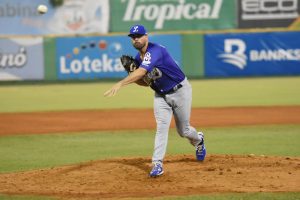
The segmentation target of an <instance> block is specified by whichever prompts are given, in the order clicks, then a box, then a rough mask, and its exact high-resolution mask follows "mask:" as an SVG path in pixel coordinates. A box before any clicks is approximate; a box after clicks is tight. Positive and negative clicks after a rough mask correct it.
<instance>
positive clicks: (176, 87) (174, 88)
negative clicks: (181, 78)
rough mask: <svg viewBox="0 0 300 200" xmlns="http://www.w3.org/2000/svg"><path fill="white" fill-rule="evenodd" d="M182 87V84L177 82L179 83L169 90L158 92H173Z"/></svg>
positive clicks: (163, 93) (164, 93)
mask: <svg viewBox="0 0 300 200" xmlns="http://www.w3.org/2000/svg"><path fill="white" fill-rule="evenodd" d="M180 88H182V84H180V83H179V84H177V85H175V86H174V87H173V88H171V89H170V90H169V91H167V92H158V93H159V94H161V95H166V94H171V93H173V92H176V91H177V90H178V89H180Z"/></svg>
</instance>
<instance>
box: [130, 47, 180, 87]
mask: <svg viewBox="0 0 300 200" xmlns="http://www.w3.org/2000/svg"><path fill="white" fill-rule="evenodd" d="M135 60H136V61H137V63H138V64H139V66H140V67H142V68H144V69H146V70H147V72H151V71H152V70H153V69H154V68H158V69H159V70H160V71H161V72H162V76H161V77H160V78H158V79H156V80H154V81H153V82H152V84H151V88H152V89H153V90H155V91H157V92H158V93H166V92H168V91H170V90H171V89H172V88H173V87H175V86H176V85H178V84H179V83H180V82H182V81H183V80H184V79H185V75H184V73H183V72H182V70H181V69H180V67H179V66H178V64H177V63H176V62H175V60H174V59H173V58H172V57H171V56H170V54H169V53H168V51H167V49H166V48H165V47H163V46H161V45H158V44H155V43H151V42H149V43H148V47H147V51H146V53H145V56H144V59H143V60H141V57H140V53H138V54H137V55H136V57H135Z"/></svg>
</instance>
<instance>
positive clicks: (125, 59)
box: [120, 55, 139, 74]
mask: <svg viewBox="0 0 300 200" xmlns="http://www.w3.org/2000/svg"><path fill="white" fill-rule="evenodd" d="M120 60H121V63H122V65H123V67H124V69H125V70H126V71H127V73H128V74H130V73H132V72H134V70H136V69H137V68H139V66H138V65H137V64H136V62H135V60H134V58H133V57H132V56H128V55H122V56H121V57H120Z"/></svg>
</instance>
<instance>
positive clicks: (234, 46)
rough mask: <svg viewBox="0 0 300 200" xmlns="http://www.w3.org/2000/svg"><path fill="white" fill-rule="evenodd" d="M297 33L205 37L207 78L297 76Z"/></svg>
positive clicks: (299, 53) (299, 65)
mask: <svg viewBox="0 0 300 200" xmlns="http://www.w3.org/2000/svg"><path fill="white" fill-rule="evenodd" d="M299 38H300V32H281V33H280V32H278V33H245V34H210V35H206V36H205V75H206V76H207V77H228V76H268V75H298V74H300V40H299Z"/></svg>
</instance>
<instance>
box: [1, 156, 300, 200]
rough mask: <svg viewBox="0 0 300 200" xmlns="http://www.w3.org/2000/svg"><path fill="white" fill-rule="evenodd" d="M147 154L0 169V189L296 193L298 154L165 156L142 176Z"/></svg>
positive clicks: (79, 194)
mask: <svg viewBox="0 0 300 200" xmlns="http://www.w3.org/2000/svg"><path fill="white" fill-rule="evenodd" d="M150 162H151V160H150V158H122V159H110V160H100V161H91V162H87V163H82V164H79V165H73V166H63V167H55V168H51V169H44V170H35V171H28V172H18V173H10V174H0V193H4V194H30V195H47V196H58V197H60V198H64V199H103V198H124V197H128V198H130V197H131V198H132V197H154V196H171V195H172V196H174V195H175V196H178V195H195V194H205V193H206V194H207V193H226V192H231V193H232V192H261V191H263V192H283V191H284V192H299V191H300V158H295V157H269V156H254V155H248V156H238V155H209V156H207V158H206V160H205V161H204V162H197V161H195V159H194V156H191V155H182V156H168V157H167V158H166V160H165V162H164V170H165V174H164V175H163V176H162V177H159V178H150V177H148V173H149V170H150V168H151V166H150Z"/></svg>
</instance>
